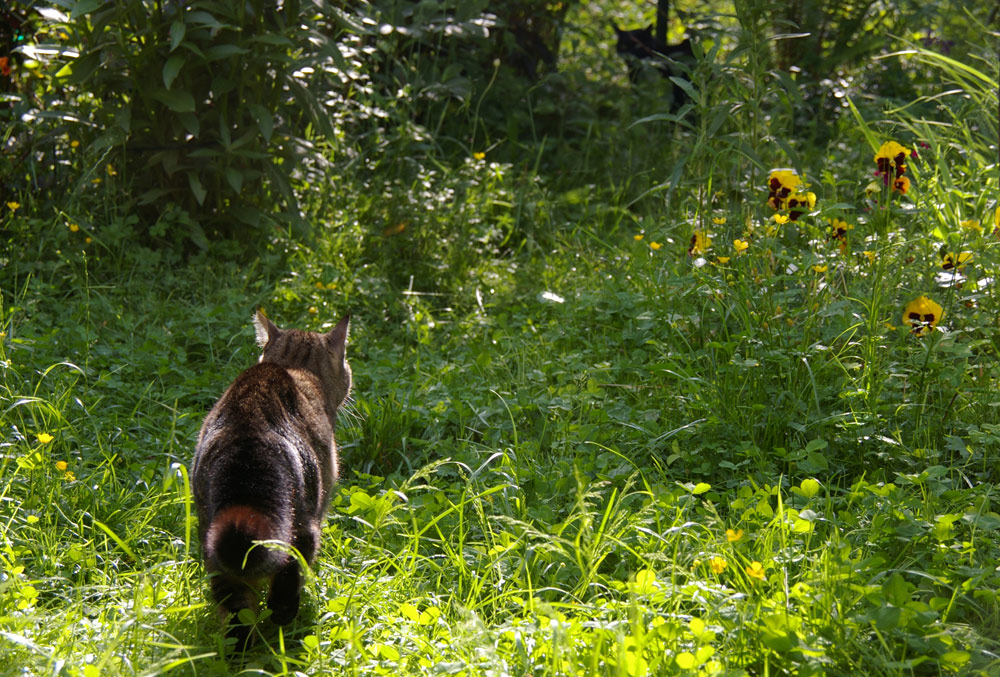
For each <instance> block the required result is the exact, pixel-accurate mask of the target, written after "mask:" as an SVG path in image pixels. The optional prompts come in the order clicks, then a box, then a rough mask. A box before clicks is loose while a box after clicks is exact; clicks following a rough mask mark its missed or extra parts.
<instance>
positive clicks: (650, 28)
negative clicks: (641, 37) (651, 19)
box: [642, 24, 656, 35]
mask: <svg viewBox="0 0 1000 677" xmlns="http://www.w3.org/2000/svg"><path fill="white" fill-rule="evenodd" d="M655 28H656V26H655V25H653V24H649V25H648V26H646V27H645V28H643V29H642V32H643V33H649V34H650V35H652V34H653V29H655Z"/></svg>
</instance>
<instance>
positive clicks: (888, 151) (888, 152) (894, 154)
mask: <svg viewBox="0 0 1000 677" xmlns="http://www.w3.org/2000/svg"><path fill="white" fill-rule="evenodd" d="M912 154H913V151H912V150H910V149H909V148H907V147H906V146H903V145H902V144H899V143H896V142H895V141H886V142H885V143H883V144H882V146H881V148H879V149H878V152H877V153H875V164H877V165H878V168H879V171H883V172H886V171H888V169H882V165H883V161H885V164H886V165H887V166H888V163H890V162H891V163H893V164H895V165H902V164H903V163H904V162H905V161H906V158H908V157H909V156H910V155H912Z"/></svg>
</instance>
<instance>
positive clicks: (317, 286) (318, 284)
mask: <svg viewBox="0 0 1000 677" xmlns="http://www.w3.org/2000/svg"><path fill="white" fill-rule="evenodd" d="M325 286H326V285H325V284H323V283H322V282H317V283H316V289H322V288H323V287H325Z"/></svg>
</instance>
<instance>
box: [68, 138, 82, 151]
mask: <svg viewBox="0 0 1000 677" xmlns="http://www.w3.org/2000/svg"><path fill="white" fill-rule="evenodd" d="M69 147H70V148H73V149H74V150H75V149H77V148H79V147H80V142H79V141H77V140H76V139H73V140H72V141H70V142H69Z"/></svg>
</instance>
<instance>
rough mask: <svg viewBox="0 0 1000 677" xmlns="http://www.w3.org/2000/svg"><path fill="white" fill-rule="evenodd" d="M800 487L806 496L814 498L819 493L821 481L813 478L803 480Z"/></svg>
mask: <svg viewBox="0 0 1000 677" xmlns="http://www.w3.org/2000/svg"><path fill="white" fill-rule="evenodd" d="M799 489H801V490H802V495H803V496H805V497H806V498H812V497H813V496H815V495H816V494H818V493H819V482H818V481H816V480H814V479H812V478H810V479H806V480H802V483H801V484H800V485H799Z"/></svg>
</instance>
